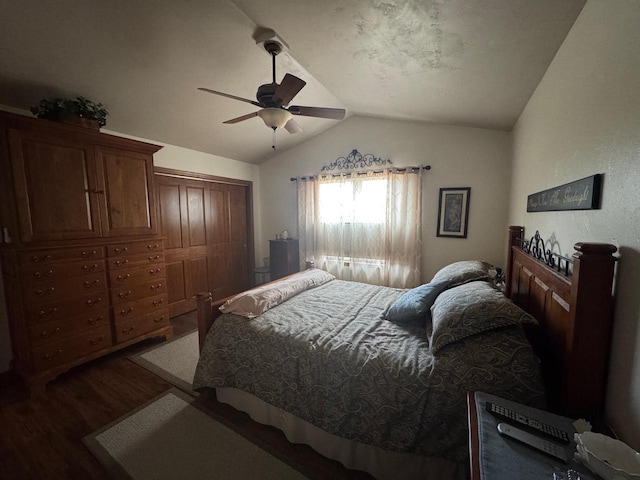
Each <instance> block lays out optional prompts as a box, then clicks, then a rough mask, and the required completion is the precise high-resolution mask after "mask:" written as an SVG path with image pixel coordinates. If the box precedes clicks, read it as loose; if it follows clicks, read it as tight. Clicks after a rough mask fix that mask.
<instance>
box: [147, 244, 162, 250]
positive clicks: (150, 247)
mask: <svg viewBox="0 0 640 480" xmlns="http://www.w3.org/2000/svg"><path fill="white" fill-rule="evenodd" d="M159 247H160V245H158V244H157V243H155V244H153V245H147V248H148V249H149V250H157V249H158V248H159Z"/></svg>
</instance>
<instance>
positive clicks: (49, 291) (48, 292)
mask: <svg viewBox="0 0 640 480" xmlns="http://www.w3.org/2000/svg"><path fill="white" fill-rule="evenodd" d="M55 290H56V289H55V287H50V288H47V289H44V290H43V289H41V288H39V289H38V290H36V292H35V293H36V295H40V296H42V295H51V294H52V293H53V292H55Z"/></svg>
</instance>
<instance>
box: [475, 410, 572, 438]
mask: <svg viewBox="0 0 640 480" xmlns="http://www.w3.org/2000/svg"><path fill="white" fill-rule="evenodd" d="M487 411H488V412H489V413H490V414H492V415H494V416H495V417H498V418H499V419H501V420H505V421H506V422H507V423H511V424H512V425H515V426H519V427H524V428H525V429H527V430H529V431H531V432H533V433H539V434H542V435H545V436H547V437H549V438H552V439H554V440H558V441H560V442H564V443H569V434H568V433H567V432H566V431H564V430H562V429H560V428H557V427H554V426H553V425H549V424H547V423H543V422H541V421H539V420H536V419H535V418H531V417H527V416H526V415H522V414H520V413H517V412H514V411H513V410H510V409H508V408H506V407H503V406H502V405H496V404H495V403H492V402H487Z"/></svg>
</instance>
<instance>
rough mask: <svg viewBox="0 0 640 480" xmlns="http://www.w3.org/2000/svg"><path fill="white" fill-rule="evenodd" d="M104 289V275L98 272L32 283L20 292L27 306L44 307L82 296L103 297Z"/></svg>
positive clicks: (105, 286)
mask: <svg viewBox="0 0 640 480" xmlns="http://www.w3.org/2000/svg"><path fill="white" fill-rule="evenodd" d="M106 288H107V283H106V277H105V274H104V272H98V273H88V274H84V275H79V276H76V277H67V278H59V279H56V280H49V281H46V282H38V283H34V284H31V285H29V286H28V287H24V288H23V290H22V291H23V297H24V300H25V302H26V303H27V304H28V305H29V304H33V305H46V304H49V303H53V302H57V301H61V300H65V299H67V298H73V297H74V296H78V295H82V294H102V295H105V294H106Z"/></svg>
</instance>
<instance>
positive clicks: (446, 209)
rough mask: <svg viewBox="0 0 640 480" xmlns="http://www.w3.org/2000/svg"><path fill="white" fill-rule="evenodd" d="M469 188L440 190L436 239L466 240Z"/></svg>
mask: <svg viewBox="0 0 640 480" xmlns="http://www.w3.org/2000/svg"><path fill="white" fill-rule="evenodd" d="M470 199H471V187H458V188H441V189H440V200H439V202H438V229H437V236H438V237H450V238H467V223H468V221H469V201H470Z"/></svg>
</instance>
